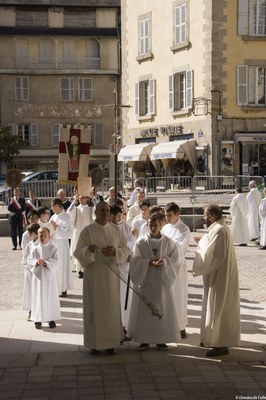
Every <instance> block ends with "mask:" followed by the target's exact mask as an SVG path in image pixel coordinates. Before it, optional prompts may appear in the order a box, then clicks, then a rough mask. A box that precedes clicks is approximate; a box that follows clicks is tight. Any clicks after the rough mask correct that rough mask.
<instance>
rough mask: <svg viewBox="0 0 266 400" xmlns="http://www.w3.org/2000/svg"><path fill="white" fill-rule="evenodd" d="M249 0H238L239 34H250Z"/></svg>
mask: <svg viewBox="0 0 266 400" xmlns="http://www.w3.org/2000/svg"><path fill="white" fill-rule="evenodd" d="M248 5H249V0H238V34H239V35H248V33H249V32H248Z"/></svg>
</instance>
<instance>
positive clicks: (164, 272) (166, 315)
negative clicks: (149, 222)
mask: <svg viewBox="0 0 266 400" xmlns="http://www.w3.org/2000/svg"><path fill="white" fill-rule="evenodd" d="M150 259H163V260H164V266H163V267H154V266H151V265H149V262H150ZM179 268H180V264H179V258H178V249H177V246H176V245H175V243H174V241H173V240H171V239H169V238H168V237H166V236H164V235H162V236H161V238H160V239H154V238H150V237H149V236H148V235H145V236H143V237H141V238H140V239H138V240H137V242H136V245H135V247H134V252H133V256H132V257H131V260H130V275H131V279H132V282H133V283H134V285H135V287H136V288H138V289H139V291H140V292H141V294H142V295H144V296H145V297H146V298H147V299H148V300H150V301H151V302H152V304H154V305H156V306H157V307H158V308H159V310H160V311H161V313H163V316H162V318H161V319H159V318H158V317H156V316H153V315H152V314H151V311H150V310H149V308H148V307H147V305H146V304H144V303H143V301H142V300H141V299H140V298H139V296H138V295H137V294H136V293H133V299H132V305H131V312H130V317H129V326H128V335H129V336H130V337H132V338H133V339H134V340H135V341H137V342H140V343H156V344H159V343H169V342H177V340H178V339H179V338H180V333H179V330H180V329H179V326H178V320H177V314H176V307H175V295H174V292H173V290H172V286H173V285H174V282H175V280H176V278H177V275H178V272H179Z"/></svg>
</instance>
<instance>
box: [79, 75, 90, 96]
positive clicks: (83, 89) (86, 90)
mask: <svg viewBox="0 0 266 400" xmlns="http://www.w3.org/2000/svg"><path fill="white" fill-rule="evenodd" d="M78 82H79V100H80V101H91V100H93V88H92V78H79V80H78Z"/></svg>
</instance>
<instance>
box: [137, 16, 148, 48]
mask: <svg viewBox="0 0 266 400" xmlns="http://www.w3.org/2000/svg"><path fill="white" fill-rule="evenodd" d="M150 52H151V36H150V19H149V18H145V19H143V20H141V21H139V56H142V55H145V54H147V53H150Z"/></svg>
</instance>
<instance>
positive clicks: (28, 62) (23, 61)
mask: <svg viewBox="0 0 266 400" xmlns="http://www.w3.org/2000/svg"><path fill="white" fill-rule="evenodd" d="M1 64H2V63H1ZM14 65H15V68H17V69H35V70H47V69H51V70H63V69H100V58H92V57H86V58H63V59H59V60H55V59H53V58H50V57H49V58H39V59H32V58H29V57H15V58H14Z"/></svg>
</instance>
